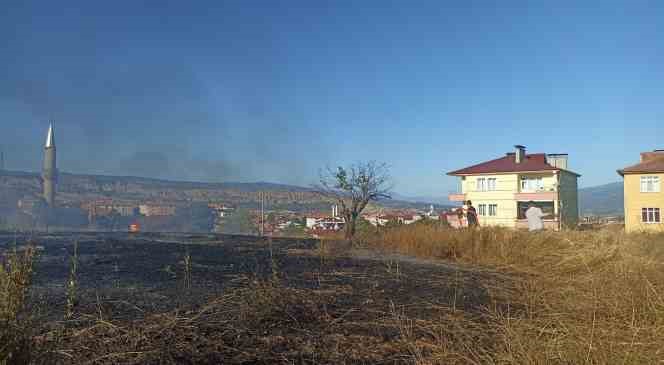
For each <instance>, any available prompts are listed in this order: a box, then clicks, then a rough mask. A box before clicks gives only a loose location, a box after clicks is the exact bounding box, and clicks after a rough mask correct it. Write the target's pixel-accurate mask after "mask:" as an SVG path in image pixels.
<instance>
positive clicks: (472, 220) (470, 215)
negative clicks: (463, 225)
mask: <svg viewBox="0 0 664 365" xmlns="http://www.w3.org/2000/svg"><path fill="white" fill-rule="evenodd" d="M466 204H468V212H467V213H466V220H467V221H468V227H477V210H475V207H474V206H473V203H472V202H471V201H470V200H469V201H467V202H466Z"/></svg>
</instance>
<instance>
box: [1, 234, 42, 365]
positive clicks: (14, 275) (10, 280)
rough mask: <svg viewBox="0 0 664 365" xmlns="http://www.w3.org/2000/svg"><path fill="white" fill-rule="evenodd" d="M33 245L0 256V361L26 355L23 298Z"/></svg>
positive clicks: (15, 360)
mask: <svg viewBox="0 0 664 365" xmlns="http://www.w3.org/2000/svg"><path fill="white" fill-rule="evenodd" d="M35 255H36V252H35V249H34V247H33V246H31V245H29V246H24V247H22V249H21V250H19V249H17V248H16V247H14V249H13V250H12V251H10V252H8V253H6V254H5V255H4V257H1V258H0V364H14V363H23V362H27V361H28V360H29V358H30V341H29V337H28V336H29V334H28V330H29V328H28V322H29V318H28V313H27V311H26V299H27V294H28V289H29V287H30V283H31V280H32V268H33V263H34V259H35Z"/></svg>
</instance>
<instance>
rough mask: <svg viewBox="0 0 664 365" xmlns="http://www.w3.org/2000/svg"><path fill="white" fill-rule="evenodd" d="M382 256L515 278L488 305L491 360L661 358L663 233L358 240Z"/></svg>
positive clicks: (402, 234)
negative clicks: (394, 254) (493, 347)
mask: <svg viewBox="0 0 664 365" xmlns="http://www.w3.org/2000/svg"><path fill="white" fill-rule="evenodd" d="M363 243H364V244H366V245H368V246H370V247H374V248H378V249H382V250H391V251H398V252H401V253H404V254H409V255H416V256H420V257H427V258H441V259H446V260H454V261H458V262H464V263H469V264H472V265H477V266H482V267H490V268H493V269H495V270H498V271H504V272H509V273H513V274H516V276H517V277H518V278H519V279H518V280H517V281H516V282H515V289H516V290H502V289H503V288H493V294H494V296H495V297H496V298H500V300H501V301H504V302H508V303H511V305H510V306H509V307H508V308H509V309H506V308H505V306H494V307H493V308H487V313H486V316H487V319H488V325H487V326H488V327H490V328H491V329H492V330H493V331H495V333H497V335H498V337H497V339H496V344H497V345H498V346H497V347H496V353H494V354H493V355H492V356H491V361H490V362H499V363H508V364H512V363H513V364H522V363H528V364H549V363H552V364H563V363H564V364H568V363H569V364H577V363H586V364H637V363H638V364H653V363H658V362H662V361H664V235H661V234H660V235H649V234H635V235H628V234H625V233H623V232H615V231H595V232H579V231H564V232H539V233H536V234H533V233H529V232H521V231H514V230H509V229H501V228H482V229H478V230H452V229H447V228H444V227H437V226H433V225H428V226H402V227H397V228H393V229H390V230H384V231H382V232H381V233H379V234H378V235H374V236H365V237H363Z"/></svg>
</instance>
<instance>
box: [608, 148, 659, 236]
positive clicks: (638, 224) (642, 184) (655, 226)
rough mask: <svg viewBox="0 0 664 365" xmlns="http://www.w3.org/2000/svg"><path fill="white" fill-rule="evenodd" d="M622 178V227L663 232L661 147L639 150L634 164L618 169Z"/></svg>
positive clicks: (629, 229) (628, 230)
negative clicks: (648, 150)
mask: <svg viewBox="0 0 664 365" xmlns="http://www.w3.org/2000/svg"><path fill="white" fill-rule="evenodd" d="M618 174H620V175H621V176H622V177H623V179H624V189H625V202H624V205H625V230H626V231H627V232H635V231H656V232H663V231H664V224H662V211H663V210H664V191H662V180H664V150H654V151H653V152H643V153H641V161H640V162H639V163H637V164H636V165H632V166H629V167H625V168H624V169H622V170H618Z"/></svg>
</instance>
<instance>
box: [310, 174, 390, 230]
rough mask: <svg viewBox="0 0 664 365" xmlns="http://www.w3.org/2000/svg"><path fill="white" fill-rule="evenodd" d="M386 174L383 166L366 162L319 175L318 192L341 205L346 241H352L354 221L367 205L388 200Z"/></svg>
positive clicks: (388, 177) (388, 192) (388, 186)
mask: <svg viewBox="0 0 664 365" xmlns="http://www.w3.org/2000/svg"><path fill="white" fill-rule="evenodd" d="M388 170H389V169H388V166H387V165H386V164H384V163H376V162H375V161H369V162H365V163H360V162H358V163H355V164H353V165H351V166H348V167H346V168H344V167H341V166H339V167H337V168H336V169H332V168H329V167H328V168H327V169H326V170H325V171H321V173H320V184H319V185H317V190H318V191H319V193H320V194H322V195H324V196H326V197H328V198H330V199H331V200H334V201H335V202H336V203H337V204H339V205H340V209H339V214H340V215H341V217H342V218H343V220H344V223H345V238H346V239H347V240H351V239H353V236H354V235H355V223H356V222H357V218H358V217H359V216H360V214H361V213H362V211H363V210H364V208H365V207H366V206H367V204H369V202H370V201H375V200H380V199H391V195H390V190H391V188H392V186H391V181H390V180H391V179H390V176H389V171H388Z"/></svg>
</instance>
